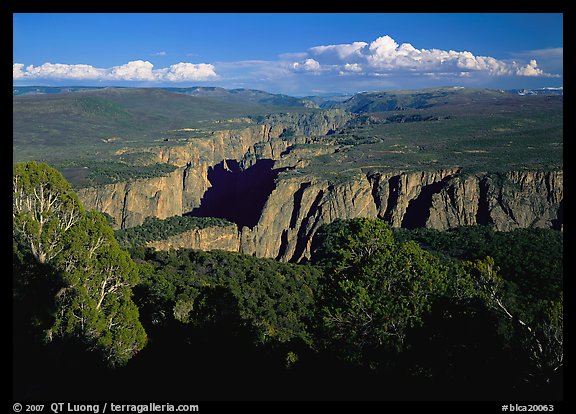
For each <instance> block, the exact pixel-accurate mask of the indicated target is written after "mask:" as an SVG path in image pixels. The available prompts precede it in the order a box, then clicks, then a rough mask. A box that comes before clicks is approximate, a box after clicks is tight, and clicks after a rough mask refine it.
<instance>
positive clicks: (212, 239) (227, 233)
mask: <svg viewBox="0 0 576 414" xmlns="http://www.w3.org/2000/svg"><path fill="white" fill-rule="evenodd" d="M146 246H147V247H152V248H154V249H156V250H170V249H181V248H188V249H198V250H206V251H209V250H226V251H230V252H238V251H240V234H239V233H238V229H237V227H236V226H235V225H232V226H228V227H206V228H203V229H194V230H190V231H187V232H184V233H180V234H177V235H175V236H171V237H169V238H167V239H165V240H155V241H151V242H148V243H146Z"/></svg>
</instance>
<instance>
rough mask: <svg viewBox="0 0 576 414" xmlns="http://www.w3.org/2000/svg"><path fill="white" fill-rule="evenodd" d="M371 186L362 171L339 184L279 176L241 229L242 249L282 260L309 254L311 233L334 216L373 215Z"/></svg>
mask: <svg viewBox="0 0 576 414" xmlns="http://www.w3.org/2000/svg"><path fill="white" fill-rule="evenodd" d="M376 213H377V211H376V207H375V205H374V202H373V199H372V195H371V186H370V183H369V182H368V180H367V178H366V176H365V175H364V174H357V175H356V176H355V177H353V178H352V179H351V180H347V181H345V182H342V183H340V184H334V183H331V182H330V181H328V180H323V179H312V180H309V181H308V180H302V179H300V178H292V179H287V180H281V181H279V182H278V183H277V187H276V188H275V189H274V190H273V191H272V194H271V195H270V197H269V198H268V201H267V202H266V205H265V206H264V209H263V211H262V214H261V216H260V220H259V221H258V224H257V225H256V226H254V227H253V228H252V229H250V228H247V227H244V228H243V229H242V239H241V252H242V253H245V254H254V255H256V256H259V257H275V258H277V259H279V260H282V261H288V260H290V261H299V260H300V259H301V258H303V257H309V255H310V244H311V242H312V237H313V236H314V234H315V233H316V231H317V230H318V228H319V227H320V226H321V225H322V224H324V223H330V222H332V221H334V220H335V219H337V218H342V219H346V218H353V217H375V216H376Z"/></svg>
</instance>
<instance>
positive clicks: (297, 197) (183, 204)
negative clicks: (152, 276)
mask: <svg viewBox="0 0 576 414" xmlns="http://www.w3.org/2000/svg"><path fill="white" fill-rule="evenodd" d="M348 117H349V115H346V113H344V112H342V111H339V110H334V111H317V112H314V113H313V114H275V115H271V116H269V117H267V118H263V120H261V121H260V122H259V123H258V124H253V125H250V126H248V127H246V128H241V129H235V130H225V131H215V132H214V133H212V134H211V135H210V136H209V137H205V138H202V139H200V138H199V139H196V140H194V141H190V142H188V143H186V144H185V145H179V146H157V147H150V148H145V149H142V148H139V149H138V151H147V152H149V153H150V154H152V156H151V157H150V162H151V163H156V162H160V163H170V164H173V165H176V166H177V167H178V168H177V169H176V170H175V171H174V172H172V173H170V174H168V175H166V176H164V177H156V178H152V179H145V180H138V181H133V182H126V183H116V184H110V185H104V186H101V187H94V188H84V189H81V190H79V191H78V195H79V197H80V199H81V200H82V202H83V204H84V206H85V207H86V208H87V209H96V210H99V211H103V212H105V213H108V214H109V215H110V216H112V217H113V218H114V220H115V223H116V224H115V227H116V228H127V227H132V226H136V225H139V224H141V223H142V222H143V221H144V219H145V218H146V217H158V218H161V219H162V218H167V217H170V216H174V215H182V214H185V213H189V212H202V214H200V215H210V211H205V210H206V209H207V208H208V209H209V208H210V206H211V205H214V203H216V204H217V205H218V206H219V207H220V206H221V205H223V204H230V205H229V206H227V207H229V208H230V209H237V210H239V209H241V208H244V209H245V208H246V207H247V206H250V200H252V201H254V202H253V203H252V205H257V206H258V207H257V208H256V209H255V210H257V211H255V212H254V214H255V216H254V217H251V218H250V220H245V222H244V223H242V222H241V221H239V220H236V221H235V222H236V223H238V224H239V227H240V226H242V225H244V224H246V225H245V226H244V227H242V228H241V229H238V228H236V227H235V226H232V227H230V228H224V229H204V230H196V231H192V232H188V233H183V234H181V235H179V236H173V237H171V238H170V239H169V240H165V241H161V242H154V243H151V244H150V245H151V246H152V247H155V248H157V249H167V248H172V247H174V248H177V247H192V248H198V249H206V250H209V249H215V248H217V249H223V250H231V251H239V252H242V253H245V254H253V255H256V256H260V257H274V258H277V259H279V260H282V261H300V260H302V259H304V258H307V257H309V256H310V245H311V242H312V238H313V237H314V234H315V233H316V231H317V230H318V228H319V227H320V226H321V225H323V224H326V223H330V222H332V221H334V220H336V219H348V218H353V217H369V218H376V217H379V218H381V219H383V220H386V221H387V222H389V223H390V225H391V226H394V227H406V228H415V227H430V228H437V229H448V228H452V227H456V226H461V225H474V224H491V225H493V226H494V228H495V229H497V230H511V229H514V228H519V227H552V228H562V220H563V218H562V217H563V216H562V214H563V213H562V211H563V210H562V209H563V172H562V171H548V172H543V171H540V172H533V171H511V172H507V173H476V174H469V173H466V172H465V171H462V170H461V169H460V168H458V167H454V168H445V169H438V170H436V171H420V172H416V171H412V172H406V171H386V172H371V173H367V174H366V173H363V172H361V171H360V170H359V169H358V170H357V171H356V172H355V173H352V175H350V174H348V175H346V176H344V175H342V174H340V175H338V176H337V177H336V178H327V176H322V175H315V174H313V173H311V172H307V171H306V168H305V167H306V165H307V164H308V160H309V159H310V158H313V157H315V156H318V155H321V154H326V153H330V152H333V151H334V150H335V148H336V147H335V146H334V145H332V143H330V142H329V140H328V139H327V138H326V137H324V138H322V137H316V136H315V135H316V134H317V135H325V134H328V133H329V132H330V131H331V130H332V131H333V130H335V129H337V128H338V127H340V126H341V125H342V124H343V123H344V122H346V120H347V119H348ZM311 143H314V145H298V144H311ZM261 160H268V161H267V162H265V163H264V164H265V165H269V166H270V167H266V168H271V169H272V168H273V169H274V171H276V172H275V173H274V174H273V175H271V177H272V178H271V179H270V183H269V184H270V185H269V187H270V188H268V189H267V190H266V192H265V193H263V197H260V195H262V194H257V192H253V191H252V192H251V191H248V190H245V189H246V188H247V189H250V188H251V187H250V185H248V186H246V183H245V179H244V178H247V177H254V179H256V178H258V177H260V178H262V176H263V174H264V173H266V171H260V170H259V169H258V168H255V167H261V166H262V162H260V161H261ZM271 160H274V161H271ZM294 168H296V169H297V170H298V171H294V173H290V174H287V173H284V174H281V175H280V176H277V173H278V172H279V171H282V170H285V169H294ZM248 171H251V172H252V175H250V174H246V177H244V178H243V179H240V178H239V177H237V176H236V175H235V174H243V173H244V172H246V173H248ZM349 171H350V170H349ZM264 175H266V174H264ZM276 177H278V178H276ZM216 178H221V180H220V181H226V180H227V179H228V178H229V180H228V181H229V182H231V183H235V184H230V185H231V186H235V188H230V193H233V192H234V191H236V192H238V188H237V187H239V183H241V184H242V185H244V187H242V188H244V189H243V190H241V191H240V193H241V194H240V196H241V197H243V198H244V199H246V200H241V199H239V198H238V197H237V198H236V199H233V198H229V197H223V195H224V196H225V195H227V194H228V190H227V189H226V188H224V189H223V188H219V189H218V190H217V191H216V189H217V185H218V184H217V182H218V180H217V179H216ZM255 182H256V181H255ZM248 184H250V183H248ZM253 187H258V186H257V185H254V186H253ZM247 194H248V196H247ZM209 195H211V196H212V198H210V197H208V196H209ZM257 196H258V197H257ZM256 199H258V203H255V200H256ZM260 199H261V200H260ZM203 200H204V203H203ZM210 200H211V201H212V204H210V203H208V201H210ZM222 200H236V201H234V202H228V203H224V202H222ZM239 200H240V201H242V202H240V201H239ZM223 217H224V218H226V216H223ZM229 219H230V218H229ZM232 220H233V219H232Z"/></svg>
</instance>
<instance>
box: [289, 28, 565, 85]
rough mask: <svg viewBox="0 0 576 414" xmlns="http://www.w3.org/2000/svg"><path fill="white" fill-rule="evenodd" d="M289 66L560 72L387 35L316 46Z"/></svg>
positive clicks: (343, 70) (373, 71) (345, 70)
mask: <svg viewBox="0 0 576 414" xmlns="http://www.w3.org/2000/svg"><path fill="white" fill-rule="evenodd" d="M311 63H313V64H311ZM291 67H292V68H293V69H294V70H295V71H302V70H306V71H313V72H320V71H334V72H337V73H339V74H341V75H343V74H349V73H355V74H363V75H375V76H378V75H380V76H382V75H387V74H408V75H410V74H411V75H431V74H436V75H437V76H470V75H474V74H486V75H490V76H532V77H537V76H538V77H558V76H559V75H555V74H550V73H546V72H544V71H543V70H542V69H541V68H539V67H538V63H537V61H536V60H535V59H531V60H530V61H529V63H527V64H524V65H523V64H520V63H518V62H516V61H514V60H499V59H496V58H493V57H490V56H475V55H474V54H473V53H472V52H469V51H463V52H458V51H454V50H440V49H416V48H415V47H414V46H412V45H411V44H410V43H402V44H400V45H399V44H398V43H397V42H396V41H395V40H394V39H392V38H391V37H390V36H382V37H379V38H377V39H376V40H374V41H372V42H371V43H366V42H353V43H349V44H338V45H325V46H315V47H312V48H310V49H308V52H307V53H306V54H305V55H301V60H300V61H297V62H292V63H291Z"/></svg>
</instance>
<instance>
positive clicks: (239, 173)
mask: <svg viewBox="0 0 576 414" xmlns="http://www.w3.org/2000/svg"><path fill="white" fill-rule="evenodd" d="M273 167H274V160H270V159H263V160H258V161H257V162H256V163H255V164H254V165H253V166H251V167H250V168H247V169H245V170H243V169H242V168H241V167H240V165H239V164H238V162H237V161H235V160H225V161H222V162H221V163H220V164H217V165H215V166H214V167H210V168H209V169H208V180H209V181H210V184H211V185H212V187H210V188H209V189H208V190H207V191H206V192H205V193H204V196H203V197H202V200H201V204H200V207H197V208H195V209H194V210H192V211H191V212H190V213H188V214H186V215H190V216H197V217H220V218H224V219H226V220H229V221H232V222H234V223H236V224H237V225H238V226H239V227H242V226H248V227H254V226H255V225H256V224H257V223H258V220H259V219H260V214H261V213H262V209H263V208H264V204H265V203H266V200H268V197H269V196H270V194H271V193H272V190H274V180H275V179H276V177H277V176H278V173H279V172H280V171H281V170H280V169H273Z"/></svg>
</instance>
